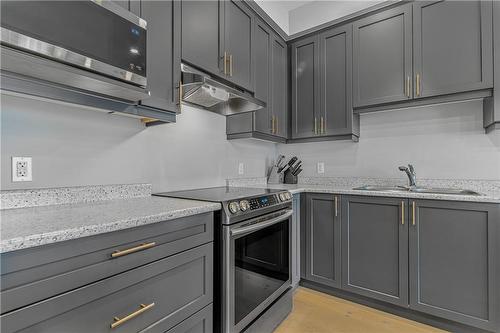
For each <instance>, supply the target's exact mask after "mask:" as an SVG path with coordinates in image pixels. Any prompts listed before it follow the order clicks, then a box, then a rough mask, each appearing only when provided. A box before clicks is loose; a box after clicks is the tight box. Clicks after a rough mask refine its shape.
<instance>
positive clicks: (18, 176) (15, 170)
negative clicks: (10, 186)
mask: <svg viewBox="0 0 500 333" xmlns="http://www.w3.org/2000/svg"><path fill="white" fill-rule="evenodd" d="M32 171H33V170H32V159H31V157H12V181H13V182H30V181H32V180H33V172H32Z"/></svg>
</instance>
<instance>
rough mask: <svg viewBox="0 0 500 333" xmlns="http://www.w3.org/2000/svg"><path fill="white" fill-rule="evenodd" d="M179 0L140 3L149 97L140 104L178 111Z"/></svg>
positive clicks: (179, 59) (179, 63) (179, 70)
mask: <svg viewBox="0 0 500 333" xmlns="http://www.w3.org/2000/svg"><path fill="white" fill-rule="evenodd" d="M180 11H181V4H180V2H179V1H142V2H141V14H142V17H143V18H144V19H145V20H146V21H147V22H148V33H147V46H148V51H147V64H148V65H147V76H148V87H147V89H148V90H149V92H150V97H149V98H147V99H144V100H142V101H141V102H140V103H141V105H144V106H148V107H152V108H156V109H162V110H169V111H179V85H180V81H181V69H180V66H181V51H180V50H181V40H180V33H179V31H180V29H181V22H180V19H179V18H180Z"/></svg>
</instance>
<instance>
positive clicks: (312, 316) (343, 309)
mask: <svg viewBox="0 0 500 333" xmlns="http://www.w3.org/2000/svg"><path fill="white" fill-rule="evenodd" d="M354 332H356V333H358V332H369V333H379V332H380V333H424V332H425V333H431V332H432V333H434V332H441V333H442V332H445V331H443V330H440V329H437V328H434V327H431V326H427V325H424V324H421V323H418V322H415V321H412V320H408V319H405V318H401V317H398V316H395V315H392V314H389V313H386V312H382V311H379V310H375V309H372V308H369V307H367V306H364V305H360V304H356V303H352V302H349V301H346V300H343V299H341V298H337V297H333V296H330V295H327V294H323V293H319V292H316V291H314V290H311V289H306V288H302V287H299V288H298V289H297V290H296V292H295V295H294V299H293V310H292V313H290V315H289V316H288V318H287V319H285V321H283V322H282V323H281V325H280V326H278V328H277V329H276V330H275V331H274V333H354Z"/></svg>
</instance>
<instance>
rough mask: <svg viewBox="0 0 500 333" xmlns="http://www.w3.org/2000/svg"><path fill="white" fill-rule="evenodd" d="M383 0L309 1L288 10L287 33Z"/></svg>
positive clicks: (295, 31)
mask: <svg viewBox="0 0 500 333" xmlns="http://www.w3.org/2000/svg"><path fill="white" fill-rule="evenodd" d="M381 2H383V1H380V0H378V1H377V0H371V1H362V0H356V1H352V0H351V1H321V0H319V1H311V2H308V3H306V4H304V5H302V6H300V7H298V8H294V9H292V10H290V11H289V19H288V22H289V23H288V25H289V34H295V33H297V32H300V31H303V30H306V29H309V28H312V27H315V26H317V25H320V24H323V23H326V22H329V21H332V20H336V19H338V18H340V17H343V16H346V15H349V14H352V13H354V12H357V11H359V10H362V9H365V8H368V7H371V6H374V5H376V4H378V3H381Z"/></svg>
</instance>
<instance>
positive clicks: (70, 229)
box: [0, 195, 221, 253]
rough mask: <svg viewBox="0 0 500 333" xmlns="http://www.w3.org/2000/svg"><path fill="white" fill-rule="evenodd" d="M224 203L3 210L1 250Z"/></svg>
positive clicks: (140, 202) (152, 200) (166, 201)
mask: <svg viewBox="0 0 500 333" xmlns="http://www.w3.org/2000/svg"><path fill="white" fill-rule="evenodd" d="M219 209H221V206H220V204H218V203H212V202H204V201H194V200H184V199H174V198H162V197H152V196H150V195H149V196H143V197H133V198H124V199H113V200H101V201H95V202H79V203H70V204H59V205H46V206H38V207H26V208H13V209H3V210H0V216H1V224H0V226H1V229H0V253H4V252H10V251H15V250H20V249H26V248H30V247H35V246H40V245H45V244H50V243H55V242H61V241H66V240H70V239H76V238H80V237H86V236H92V235H97V234H101V233H106V232H111V231H117V230H122V229H127V228H132V227H138V226H142V225H146V224H151V223H157V222H162V223H168V222H163V221H168V220H173V219H176V218H180V217H184V216H190V215H196V214H201V213H205V212H211V211H216V210H219Z"/></svg>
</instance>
